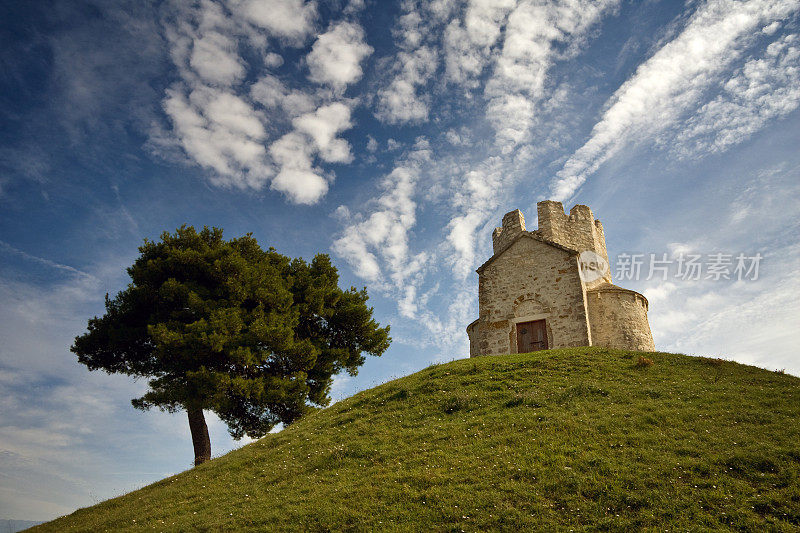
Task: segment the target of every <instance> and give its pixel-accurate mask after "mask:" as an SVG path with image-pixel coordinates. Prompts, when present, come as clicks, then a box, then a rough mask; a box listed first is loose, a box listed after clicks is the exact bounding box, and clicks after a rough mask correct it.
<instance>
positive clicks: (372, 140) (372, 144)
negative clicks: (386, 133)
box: [366, 135, 379, 154]
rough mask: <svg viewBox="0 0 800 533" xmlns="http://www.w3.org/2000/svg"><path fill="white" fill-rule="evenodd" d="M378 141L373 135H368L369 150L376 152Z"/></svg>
mask: <svg viewBox="0 0 800 533" xmlns="http://www.w3.org/2000/svg"><path fill="white" fill-rule="evenodd" d="M378 146H379V145H378V141H376V140H375V137H373V136H372V135H367V146H366V148H367V152H369V153H371V154H374V153H375V152H377V151H378Z"/></svg>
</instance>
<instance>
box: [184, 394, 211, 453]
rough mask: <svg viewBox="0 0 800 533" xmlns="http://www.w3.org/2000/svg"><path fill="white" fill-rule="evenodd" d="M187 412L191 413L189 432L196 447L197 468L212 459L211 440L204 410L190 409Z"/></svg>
mask: <svg viewBox="0 0 800 533" xmlns="http://www.w3.org/2000/svg"><path fill="white" fill-rule="evenodd" d="M186 412H187V413H189V430H191V432H192V444H193V445H194V466H197V465H199V464H203V463H205V462H206V461H208V460H209V459H211V439H209V438H208V426H206V419H205V417H204V416H203V410H202V409H200V408H196V407H190V408H188V409H187V410H186Z"/></svg>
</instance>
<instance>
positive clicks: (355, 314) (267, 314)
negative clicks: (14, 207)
mask: <svg viewBox="0 0 800 533" xmlns="http://www.w3.org/2000/svg"><path fill="white" fill-rule="evenodd" d="M139 252H140V256H139V257H138V259H136V261H135V262H134V264H133V265H132V266H131V267H129V268H128V274H129V275H130V277H131V282H130V284H129V285H128V286H127V288H126V289H125V290H123V291H121V292H120V293H119V294H117V296H116V297H114V298H113V299H111V298H109V297H108V294H106V301H105V308H106V313H105V315H104V316H102V317H94V318H92V319H90V320H89V325H88V332H87V333H85V334H83V335H81V336H79V337H77V338H76V339H75V343H74V344H73V346H72V348H71V349H72V351H73V352H74V353H75V354H77V356H78V361H79V362H81V363H82V364H84V365H86V366H87V367H88V368H89V370H104V371H106V372H108V373H123V374H127V375H130V376H135V377H146V378H148V379H149V382H148V383H149V390H148V391H147V393H146V394H144V396H142V397H141V398H136V399H134V400H132V403H133V406H134V407H136V408H138V409H142V410H147V409H149V408H151V407H158V408H160V409H162V410H165V411H169V412H177V411H179V410H182V409H183V410H186V412H187V413H188V417H189V428H190V430H191V434H192V443H193V445H194V452H195V464H196V465H198V464H200V463H203V462H205V461H207V460H208V459H210V458H211V442H210V440H209V437H208V428H207V427H206V422H205V417H204V415H203V410H204V409H206V410H211V411H213V412H215V413H216V414H217V415H218V416H219V417H220V418H221V419H222V420H223V421H225V423H226V424H227V425H228V429H229V432H230V434H231V436H233V437H234V438H236V439H239V438H241V437H242V436H244V435H248V436H250V437H253V438H258V437H261V436H263V435H265V434H266V433H267V432H269V430H270V429H272V428H273V427H275V425H277V424H278V423H283V424H291V423H292V422H293V421H295V420H297V419H298V418H299V417H300V416H302V415H303V414H305V413H307V412H309V411H310V410H313V409H315V408H317V407H321V406H325V405H327V404H328V403H329V402H330V397H329V396H328V394H329V392H330V387H331V383H332V379H333V376H334V375H335V374H337V373H339V372H341V371H343V370H345V371H347V372H348V373H350V374H351V375H355V374H356V373H357V371H358V367H359V366H361V365H362V364H363V363H364V360H365V358H364V355H363V354H364V353H367V354H371V355H375V356H380V355H381V354H382V353H383V352H384V351H385V350H386V349H387V348H388V347H389V343H390V342H391V339H390V338H389V327H388V326H387V327H385V328H381V327H380V325H379V324H378V323H377V322H376V321H375V320H374V319H373V318H372V308H370V307H367V305H366V302H367V299H368V296H367V292H366V288H365V289H363V290H360V291H359V290H356V289H355V288H352V287H351V288H350V289H349V290H342V289H341V288H339V286H338V282H339V275H338V272H337V270H336V268H335V267H334V266H333V265H331V262H330V258H329V257H328V256H327V255H325V254H319V255H316V256H315V257H314V259H313V260H312V261H311V262H310V263H307V262H305V261H304V260H302V259H290V258H288V257H286V256H283V255H281V254H279V253H277V252H276V251H275V249H273V248H270V249H268V250H266V251H264V250H262V249H261V247H260V246H259V245H258V243H257V242H256V240H255V239H254V238H253V237H252V235H251V234H247V235H245V236H244V237H240V238H236V239H232V240H229V241H226V240H224V239H223V235H222V230H221V229H218V228H212V229H209V228H208V227H206V228H204V229H203V230H202V231H200V232H197V231H195V229H194V228H193V227H191V226H188V227H187V226H183V227H181V228H179V229H178V230H176V232H175V233H174V234H170V233H169V232H165V233H163V234H162V235H161V241H160V242H154V241H149V240H146V239H145V241H144V244H143V245H142V246H141V247H139Z"/></svg>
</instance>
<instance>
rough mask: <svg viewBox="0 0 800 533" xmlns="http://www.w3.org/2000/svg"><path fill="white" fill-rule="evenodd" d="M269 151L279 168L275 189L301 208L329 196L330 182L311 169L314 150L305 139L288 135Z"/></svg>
mask: <svg viewBox="0 0 800 533" xmlns="http://www.w3.org/2000/svg"><path fill="white" fill-rule="evenodd" d="M269 151H270V154H271V155H272V158H273V159H274V161H275V163H276V164H277V165H278V166H279V167H280V171H279V172H278V175H277V176H275V179H274V180H272V185H271V187H272V189H275V190H276V191H280V192H282V193H284V194H285V195H286V196H287V197H288V198H289V199H290V200H291V201H293V202H295V203H298V204H315V203H317V202H318V201H319V200H320V199H321V198H322V197H323V196H325V193H327V192H328V182H327V180H325V178H324V177H322V176H321V175H320V171H319V170H317V169H314V168H313V166H312V157H313V147H312V146H311V143H310V142H309V139H308V138H307V137H306V136H304V135H302V134H300V133H297V132H291V133H287V134H286V135H284V136H283V137H281V138H280V139H278V140H277V141H275V142H274V143H272V146H270V148H269Z"/></svg>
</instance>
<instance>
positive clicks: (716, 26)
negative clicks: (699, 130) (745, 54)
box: [551, 0, 800, 200]
mask: <svg viewBox="0 0 800 533" xmlns="http://www.w3.org/2000/svg"><path fill="white" fill-rule="evenodd" d="M798 7H800V2H797V1H791V0H784V1H772V0H753V1H750V2H737V1H733V0H711V1H709V2H708V3H707V4H704V5H703V6H701V7H700V8H699V9H698V11H697V12H696V13H695V14H694V15H693V17H692V18H691V20H690V21H689V23H688V24H687V26H686V28H685V29H684V30H683V31H682V32H681V33H680V35H678V36H677V37H676V38H675V39H673V40H672V41H670V42H668V43H667V44H666V45H664V46H663V47H662V48H661V49H660V50H658V51H657V52H656V53H655V54H654V55H653V57H651V58H650V59H649V60H647V61H646V62H645V63H644V64H642V65H640V66H639V68H638V69H637V70H636V73H635V74H634V75H633V76H632V77H631V78H630V79H629V80H628V81H626V82H625V83H624V84H623V85H622V86H621V87H620V88H619V89H618V90H617V92H616V93H615V94H614V96H613V97H612V98H611V103H610V106H609V107H608V109H607V110H606V112H605V113H604V114H603V117H602V119H601V120H600V122H598V123H597V124H596V125H595V126H594V128H593V129H592V134H591V137H590V138H589V140H588V141H587V142H586V143H585V144H584V145H583V146H582V147H581V148H580V149H578V150H577V151H576V152H575V153H574V154H573V155H572V156H571V157H570V158H569V160H568V161H567V162H566V163H565V164H564V166H563V168H562V169H561V170H560V171H559V172H558V173H557V179H556V181H555V182H554V183H553V185H552V188H551V191H552V194H553V196H554V197H555V198H556V199H562V200H563V199H566V198H569V197H570V196H571V195H572V194H573V193H574V192H575V191H576V190H577V188H578V187H580V185H581V184H582V183H583V182H584V181H585V180H586V178H587V176H589V175H590V174H591V173H593V172H594V171H595V170H597V168H598V167H599V166H600V165H601V164H602V163H603V162H605V161H606V160H607V159H608V158H609V157H611V156H612V155H613V154H615V153H616V152H617V151H618V150H619V149H620V148H621V147H622V146H624V145H625V144H626V143H628V142H629V141H631V140H632V139H642V138H648V137H652V136H653V135H654V134H655V133H657V132H659V131H661V130H663V129H665V128H666V127H668V126H670V125H671V124H673V123H674V122H675V121H676V120H678V119H679V118H680V117H681V115H682V114H683V113H684V112H685V111H686V110H687V109H689V108H691V106H693V105H696V103H697V101H698V100H699V99H700V97H701V96H702V94H703V91H704V90H705V89H707V88H708V87H709V85H710V84H712V83H713V82H714V81H716V80H717V79H718V77H719V76H720V75H721V73H722V72H723V71H724V70H725V69H727V68H729V66H730V65H731V63H732V62H733V61H734V60H735V59H736V58H738V57H740V55H741V53H742V48H743V46H744V45H745V44H746V42H747V41H748V40H749V39H750V38H751V36H752V34H753V32H754V31H756V30H757V29H758V28H761V27H762V26H763V25H765V24H769V23H771V22H773V21H775V20H778V19H781V18H783V17H786V16H788V15H789V14H791V13H792V12H793V11H795V10H797V9H798Z"/></svg>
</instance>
